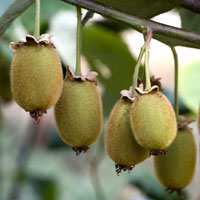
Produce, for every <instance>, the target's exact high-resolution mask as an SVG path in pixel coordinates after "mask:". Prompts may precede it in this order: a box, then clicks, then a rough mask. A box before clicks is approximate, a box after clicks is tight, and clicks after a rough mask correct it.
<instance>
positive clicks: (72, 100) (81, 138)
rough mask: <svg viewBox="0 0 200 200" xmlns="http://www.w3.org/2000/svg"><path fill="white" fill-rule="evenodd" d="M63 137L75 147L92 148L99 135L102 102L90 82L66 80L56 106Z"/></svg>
mask: <svg viewBox="0 0 200 200" xmlns="http://www.w3.org/2000/svg"><path fill="white" fill-rule="evenodd" d="M54 113H55V119H56V125H57V128H58V132H59V135H60V137H61V138H62V140H63V141H64V142H66V143H67V144H68V145H70V146H72V147H89V146H90V145H91V144H92V143H94V142H95V141H96V140H97V138H98V137H99V135H100V131H101V125H102V102H101V98H100V96H99V94H98V92H97V89H96V85H95V84H94V82H91V81H83V82H82V81H77V80H69V79H67V80H65V81H64V87H63V92H62V95H61V97H60V99H59V101H58V103H57V104H56V106H55V112H54Z"/></svg>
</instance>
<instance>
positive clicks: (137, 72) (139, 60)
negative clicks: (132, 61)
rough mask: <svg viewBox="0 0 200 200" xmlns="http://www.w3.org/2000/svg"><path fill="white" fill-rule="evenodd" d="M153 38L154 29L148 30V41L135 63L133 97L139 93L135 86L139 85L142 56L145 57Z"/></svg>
mask: <svg viewBox="0 0 200 200" xmlns="http://www.w3.org/2000/svg"><path fill="white" fill-rule="evenodd" d="M151 39H152V31H151V30H148V33H147V38H146V41H145V43H144V46H143V47H142V48H141V50H140V54H139V56H138V59H137V62H136V65H135V70H134V73H133V84H132V94H131V96H132V97H134V96H136V94H137V93H136V91H135V87H137V81H138V74H139V69H140V65H141V61H142V57H143V55H144V53H145V51H146V49H147V48H148V47H149V44H150V41H151ZM145 64H146V63H145Z"/></svg>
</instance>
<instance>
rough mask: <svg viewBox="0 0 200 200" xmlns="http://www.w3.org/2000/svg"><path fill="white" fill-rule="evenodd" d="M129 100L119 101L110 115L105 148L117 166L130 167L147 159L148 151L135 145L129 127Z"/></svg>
mask: <svg viewBox="0 0 200 200" xmlns="http://www.w3.org/2000/svg"><path fill="white" fill-rule="evenodd" d="M131 103H132V102H130V101H129V100H126V99H122V98H121V99H120V100H119V101H118V102H117V103H116V104H115V106H114V107H113V109H112V112H111V114H110V117H109V120H108V125H107V131H106V137H105V146H106V151H107V153H108V155H109V156H110V158H111V159H112V160H113V161H114V162H115V163H117V164H119V165H123V166H126V167H130V166H133V165H136V164H138V163H140V162H142V161H144V160H145V159H146V158H148V157H149V151H147V150H145V149H144V148H142V147H141V146H139V145H138V144H137V142H136V141H135V138H134V136H133V133H132V130H131V126H130V119H129V116H130V108H131Z"/></svg>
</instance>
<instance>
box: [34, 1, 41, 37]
mask: <svg viewBox="0 0 200 200" xmlns="http://www.w3.org/2000/svg"><path fill="white" fill-rule="evenodd" d="M35 2H36V8H35V30H34V36H35V38H36V40H39V39H40V0H35Z"/></svg>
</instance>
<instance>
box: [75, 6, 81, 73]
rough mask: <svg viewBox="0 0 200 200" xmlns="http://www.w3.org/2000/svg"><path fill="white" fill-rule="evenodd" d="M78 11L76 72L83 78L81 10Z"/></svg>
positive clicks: (78, 8)
mask: <svg viewBox="0 0 200 200" xmlns="http://www.w3.org/2000/svg"><path fill="white" fill-rule="evenodd" d="M76 9H77V32H76V71H75V74H76V75H79V76H81V15H82V14H81V8H80V7H79V6H77V7H76Z"/></svg>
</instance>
